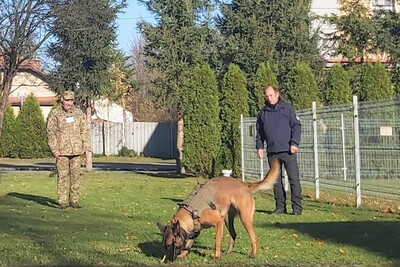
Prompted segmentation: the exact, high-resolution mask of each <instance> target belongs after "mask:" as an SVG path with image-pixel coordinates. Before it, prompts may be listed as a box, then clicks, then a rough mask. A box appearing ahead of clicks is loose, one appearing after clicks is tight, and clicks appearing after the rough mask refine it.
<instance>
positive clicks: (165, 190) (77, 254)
mask: <svg viewBox="0 0 400 267" xmlns="http://www.w3.org/2000/svg"><path fill="white" fill-rule="evenodd" d="M49 174H50V173H49V172H18V173H11V172H10V173H0V240H1V242H0V266H4V265H12V266H16V265H18V266H19V265H25V266H32V265H35V266H37V265H48V266H50V265H51V266H54V265H58V266H60V265H62V266H101V265H106V266H110V265H114V266H116V265H117V266H120V265H125V266H134V265H137V266H145V265H147V266H155V265H160V266H163V265H165V264H163V263H160V259H161V258H162V256H163V249H162V245H161V235H160V234H159V231H158V228H157V226H156V222H161V223H167V222H168V221H169V219H170V218H171V216H172V214H173V213H174V211H176V208H177V205H176V202H178V201H181V200H183V199H184V198H185V197H186V196H187V195H188V194H189V193H190V191H191V190H192V188H193V187H194V186H195V184H196V183H197V182H198V181H200V182H203V181H204V180H201V179H197V178H178V177H160V176H157V175H142V174H135V173H129V172H93V173H88V174H85V179H84V181H83V182H82V197H81V204H82V206H83V209H80V210H73V209H71V208H68V209H67V210H59V209H58V208H57V205H56V179H55V178H54V177H49ZM303 189H304V190H303V191H304V192H303V196H304V207H305V209H304V214H303V215H302V216H290V215H270V214H269V213H268V212H269V211H271V210H273V208H274V201H273V196H272V195H271V192H268V193H257V194H256V195H255V196H256V213H255V228H256V232H257V234H258V238H259V242H258V243H259V250H258V255H257V258H256V259H249V254H250V241H249V238H248V236H247V233H245V230H244V228H243V227H242V225H241V223H240V221H239V220H236V222H235V223H236V230H237V233H238V238H237V242H236V246H235V248H234V251H233V253H232V254H230V255H222V259H221V260H219V261H215V260H214V259H213V258H212V254H213V252H214V229H207V230H204V231H203V232H202V233H201V234H200V236H199V237H198V239H197V240H196V242H195V244H194V246H193V250H192V253H190V254H189V255H188V257H186V258H185V259H183V260H178V261H176V262H174V263H172V264H170V265H172V266H187V265H190V266H192V265H198V266H205V265H209V266H221V265H225V266H256V265H258V266H260V265H265V266H266V265H272V266H287V265H293V266H298V265H300V266H315V265H318V266H331V265H341V266H342V265H363V266H364V265H368V266H377V265H381V266H382V265H385V266H397V265H400V253H399V252H400V206H399V204H400V203H398V202H396V201H391V200H386V201H381V200H377V199H363V203H364V205H363V206H362V207H361V208H356V207H354V206H352V205H353V204H352V203H354V196H352V195H349V194H346V193H336V192H334V191H329V192H326V191H324V192H323V193H322V195H321V200H319V201H317V200H315V199H314V198H313V193H312V192H313V189H312V188H306V187H305V188H303ZM228 241H229V236H228V232H227V230H226V229H225V232H224V244H223V249H226V248H227V245H228Z"/></svg>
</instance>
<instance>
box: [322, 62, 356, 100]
mask: <svg viewBox="0 0 400 267" xmlns="http://www.w3.org/2000/svg"><path fill="white" fill-rule="evenodd" d="M323 99H324V102H325V104H327V105H328V106H330V105H339V104H345V103H351V102H352V92H351V87H350V78H349V75H348V74H347V72H346V71H345V70H344V69H343V67H342V65H341V64H339V63H338V64H335V65H333V67H332V68H330V69H329V71H328V73H327V77H326V80H325V83H324V91H323Z"/></svg>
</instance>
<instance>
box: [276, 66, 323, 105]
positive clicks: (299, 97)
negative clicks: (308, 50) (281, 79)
mask: <svg viewBox="0 0 400 267" xmlns="http://www.w3.org/2000/svg"><path fill="white" fill-rule="evenodd" d="M318 95H319V92H318V86H317V82H316V81H315V78H314V74H313V72H312V71H311V68H310V67H309V66H308V65H307V64H306V63H304V62H298V63H296V65H294V66H293V67H292V69H291V70H290V72H289V74H288V77H287V81H286V84H285V91H284V96H285V97H286V99H287V100H288V101H289V103H291V104H292V105H293V108H294V109H310V108H311V106H312V102H313V101H316V102H317V103H320V99H319V97H318Z"/></svg>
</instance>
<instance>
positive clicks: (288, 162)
mask: <svg viewBox="0 0 400 267" xmlns="http://www.w3.org/2000/svg"><path fill="white" fill-rule="evenodd" d="M273 160H279V163H280V164H281V167H282V165H283V166H284V167H285V169H286V172H287V175H288V178H289V184H290V192H291V200H292V211H293V212H297V213H301V211H302V210H303V206H302V204H301V201H302V197H301V185H300V177H299V166H298V165H297V155H296V154H291V153H289V152H281V153H268V163H269V165H270V166H271V163H272V161H273ZM281 169H282V168H281ZM274 197H275V206H276V209H285V210H286V191H285V188H284V186H283V180H282V172H281V175H280V178H278V181H277V183H276V184H275V185H274Z"/></svg>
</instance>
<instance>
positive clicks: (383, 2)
mask: <svg viewBox="0 0 400 267" xmlns="http://www.w3.org/2000/svg"><path fill="white" fill-rule="evenodd" d="M371 7H372V10H387V11H395V1H394V0H372V1H371Z"/></svg>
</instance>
